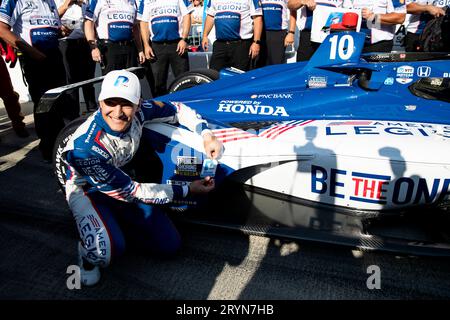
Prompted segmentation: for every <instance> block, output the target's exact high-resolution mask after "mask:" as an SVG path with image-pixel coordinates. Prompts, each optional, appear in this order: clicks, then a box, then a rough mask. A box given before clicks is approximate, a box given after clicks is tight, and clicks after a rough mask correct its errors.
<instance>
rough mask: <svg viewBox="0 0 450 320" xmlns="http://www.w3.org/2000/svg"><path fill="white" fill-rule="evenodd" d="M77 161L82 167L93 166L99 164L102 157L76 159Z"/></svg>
mask: <svg viewBox="0 0 450 320" xmlns="http://www.w3.org/2000/svg"><path fill="white" fill-rule="evenodd" d="M75 163H76V164H77V165H78V166H81V167H86V166H93V165H95V164H99V163H100V159H99V158H87V159H75Z"/></svg>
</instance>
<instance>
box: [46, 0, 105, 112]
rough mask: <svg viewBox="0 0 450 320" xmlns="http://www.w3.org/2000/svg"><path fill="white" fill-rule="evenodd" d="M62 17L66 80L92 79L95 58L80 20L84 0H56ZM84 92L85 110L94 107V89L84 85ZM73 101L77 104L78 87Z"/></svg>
mask: <svg viewBox="0 0 450 320" xmlns="http://www.w3.org/2000/svg"><path fill="white" fill-rule="evenodd" d="M55 3H56V5H57V6H58V12H59V15H60V17H61V22H62V27H63V30H64V32H65V33H67V34H68V35H67V36H66V37H64V38H62V39H60V43H59V47H60V49H61V52H62V55H63V59H64V67H65V68H66V75H67V82H68V83H69V84H72V83H76V82H80V81H84V80H88V79H92V78H94V76H95V62H94V61H93V60H92V58H91V50H90V48H89V44H88V42H87V40H86V37H85V35H84V30H83V20H84V15H85V12H86V7H87V2H85V1H83V0H55ZM82 90H83V96H84V101H85V103H86V109H87V111H94V110H95V109H97V103H96V101H95V89H94V87H93V86H92V85H89V86H83V88H82ZM71 97H72V100H73V102H74V103H75V104H76V105H77V106H79V105H80V101H79V94H78V89H77V90H74V92H73V93H72V94H71Z"/></svg>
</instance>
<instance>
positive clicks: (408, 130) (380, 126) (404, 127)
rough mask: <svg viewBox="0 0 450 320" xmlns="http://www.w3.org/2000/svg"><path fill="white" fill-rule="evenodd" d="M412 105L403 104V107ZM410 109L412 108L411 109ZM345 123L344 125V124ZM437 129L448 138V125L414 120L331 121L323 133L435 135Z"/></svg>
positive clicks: (449, 135) (329, 134) (328, 134)
mask: <svg viewBox="0 0 450 320" xmlns="http://www.w3.org/2000/svg"><path fill="white" fill-rule="evenodd" d="M407 107H409V108H411V109H412V108H413V107H414V106H405V108H407ZM411 111H412V110H411ZM344 124H346V126H344ZM438 130H439V135H440V136H443V137H445V138H450V126H442V127H436V126H434V125H432V124H427V123H414V122H389V121H387V122H382V121H371V122H368V123H365V121H359V122H358V121H341V122H337V121H336V122H331V123H329V124H328V125H327V126H326V127H325V135H327V136H338V135H381V134H388V135H397V136H423V137H429V136H435V135H436V134H437V131H438Z"/></svg>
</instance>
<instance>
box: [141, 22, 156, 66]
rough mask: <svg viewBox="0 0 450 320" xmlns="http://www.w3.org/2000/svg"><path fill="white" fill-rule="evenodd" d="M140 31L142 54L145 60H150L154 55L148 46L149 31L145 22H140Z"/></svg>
mask: <svg viewBox="0 0 450 320" xmlns="http://www.w3.org/2000/svg"><path fill="white" fill-rule="evenodd" d="M140 29H141V39H142V43H143V44H144V54H145V58H146V59H147V60H151V59H154V58H155V54H154V53H153V49H152V47H151V46H150V30H149V29H148V22H147V21H140Z"/></svg>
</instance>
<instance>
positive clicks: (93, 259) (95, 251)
mask: <svg viewBox="0 0 450 320" xmlns="http://www.w3.org/2000/svg"><path fill="white" fill-rule="evenodd" d="M66 194H67V196H66V198H67V201H68V203H69V207H70V209H71V210H72V213H73V215H74V218H75V222H76V225H77V228H78V231H79V234H80V238H81V242H82V255H83V257H84V258H85V259H86V260H87V261H88V262H90V263H92V264H94V265H97V266H101V267H106V266H108V265H109V264H110V262H111V260H112V259H114V258H116V257H118V256H120V255H121V254H123V252H124V250H125V243H127V244H130V245H131V246H132V247H135V248H137V249H139V250H142V251H144V252H151V253H158V254H163V255H167V256H169V255H172V254H174V253H176V252H177V251H178V249H179V247H180V245H181V240H180V235H179V233H178V231H177V230H176V228H175V226H174V225H173V224H172V222H171V221H170V219H169V218H168V217H167V215H166V214H165V213H164V212H163V211H161V209H159V208H158V207H156V206H151V205H148V204H143V203H127V202H123V201H120V200H116V199H114V198H112V197H110V196H107V195H105V194H103V193H101V192H93V193H88V194H87V193H85V192H84V191H83V189H82V188H81V187H77V186H73V185H71V184H67V185H66Z"/></svg>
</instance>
